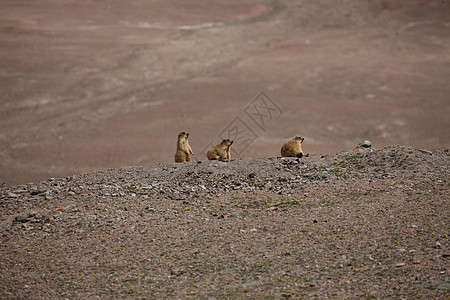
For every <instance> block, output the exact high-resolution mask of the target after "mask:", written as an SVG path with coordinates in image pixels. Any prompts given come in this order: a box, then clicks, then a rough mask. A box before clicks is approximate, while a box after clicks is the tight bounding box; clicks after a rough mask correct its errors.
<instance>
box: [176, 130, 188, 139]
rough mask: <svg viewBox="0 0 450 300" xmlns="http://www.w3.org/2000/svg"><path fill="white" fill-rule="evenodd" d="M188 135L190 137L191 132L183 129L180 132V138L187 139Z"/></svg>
mask: <svg viewBox="0 0 450 300" xmlns="http://www.w3.org/2000/svg"><path fill="white" fill-rule="evenodd" d="M188 137H189V132H184V131H182V132H180V133H179V134H178V139H187V138H188Z"/></svg>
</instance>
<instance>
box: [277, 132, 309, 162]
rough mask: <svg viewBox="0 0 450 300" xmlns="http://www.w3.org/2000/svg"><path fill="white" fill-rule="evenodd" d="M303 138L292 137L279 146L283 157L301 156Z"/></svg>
mask: <svg viewBox="0 0 450 300" xmlns="http://www.w3.org/2000/svg"><path fill="white" fill-rule="evenodd" d="M304 140H305V139H304V138H302V137H299V136H296V137H293V138H292V139H290V140H289V141H288V142H286V143H285V144H284V145H283V147H281V156H283V157H299V158H300V157H303V155H304V154H303V150H302V143H303V141H304Z"/></svg>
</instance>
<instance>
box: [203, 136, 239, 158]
mask: <svg viewBox="0 0 450 300" xmlns="http://www.w3.org/2000/svg"><path fill="white" fill-rule="evenodd" d="M232 144H233V141H230V140H229V139H225V140H223V141H222V142H221V143H220V144H217V145H215V146H214V147H212V148H211V149H209V150H208V153H207V156H208V159H209V160H219V159H220V160H222V159H231V154H230V147H231V145H232Z"/></svg>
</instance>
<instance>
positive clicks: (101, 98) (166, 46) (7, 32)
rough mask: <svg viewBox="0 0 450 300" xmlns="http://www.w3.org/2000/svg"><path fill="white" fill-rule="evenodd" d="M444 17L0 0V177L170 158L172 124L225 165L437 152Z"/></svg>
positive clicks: (447, 55) (442, 135)
mask: <svg viewBox="0 0 450 300" xmlns="http://www.w3.org/2000/svg"><path fill="white" fill-rule="evenodd" d="M449 16H450V3H449V1H441V0H427V1H425V0H403V1H400V0H337V1H328V0H314V1H313V0H309V1H307V0H303V1H302V0H297V1H262V0H259V1H258V0H243V1H242V0H240V1H235V0H227V1H223V0H221V1H219V0H211V1H194V0H177V1H163V0H158V1H157V0H152V1H148V0H145V1H144V0H130V1H119V0H111V1H101V0H98V1H78V0H67V1H50V0H39V1H24V0H5V1H1V2H0V79H1V80H0V91H1V93H0V101H1V106H0V183H1V182H5V183H6V184H20V183H26V182H30V181H38V180H43V179H47V178H49V177H59V176H67V175H71V174H75V173H80V172H88V171H91V170H97V169H104V168H113V167H119V166H130V165H149V164H154V163H158V162H164V161H166V162H172V161H173V155H174V153H175V144H176V136H177V134H178V132H179V131H189V132H190V133H191V135H190V143H191V146H192V148H193V150H194V153H196V155H195V159H205V157H204V156H203V154H202V153H201V151H202V150H203V149H204V148H205V147H207V146H208V145H209V144H210V143H217V142H219V141H220V138H222V136H224V135H228V136H230V135H231V136H230V137H232V138H235V139H236V140H237V142H236V143H235V144H234V145H233V146H234V147H235V157H236V156H237V155H239V156H240V157H266V156H278V155H279V150H280V147H281V145H282V143H283V142H284V141H285V140H287V139H289V138H291V137H292V136H295V135H301V136H303V137H305V142H304V150H305V152H306V153H332V152H336V151H340V150H348V149H352V148H354V147H355V146H356V144H357V143H358V142H360V141H362V140H365V139H368V140H371V141H372V143H373V145H374V147H377V148H379V147H382V146H386V145H394V144H402V145H407V146H414V147H421V148H445V147H449V144H450V143H449V141H450V129H449V128H450V118H449V117H448V116H449V115H450V99H449V95H450V84H449V82H450V51H449V49H450V17H449ZM261 92H263V94H261ZM261 97H262V98H261ZM262 99H263V100H262ZM264 104H267V105H266V106H264ZM252 117H253V118H252ZM233 135H235V136H234V137H233Z"/></svg>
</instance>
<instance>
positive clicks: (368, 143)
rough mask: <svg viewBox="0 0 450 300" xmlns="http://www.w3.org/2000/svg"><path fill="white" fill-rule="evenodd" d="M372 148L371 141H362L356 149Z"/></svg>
mask: <svg viewBox="0 0 450 300" xmlns="http://www.w3.org/2000/svg"><path fill="white" fill-rule="evenodd" d="M370 147H372V142H371V141H364V142H362V143H359V144H358V145H357V146H356V148H370Z"/></svg>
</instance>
